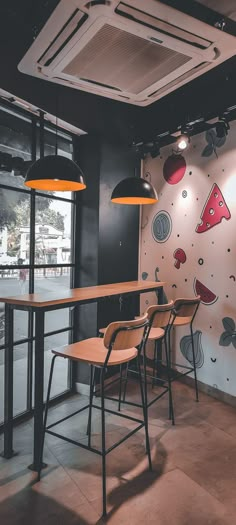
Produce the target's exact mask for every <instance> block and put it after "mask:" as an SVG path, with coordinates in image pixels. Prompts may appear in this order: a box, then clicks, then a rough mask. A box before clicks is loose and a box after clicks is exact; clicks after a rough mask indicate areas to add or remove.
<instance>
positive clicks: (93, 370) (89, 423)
mask: <svg viewBox="0 0 236 525" xmlns="http://www.w3.org/2000/svg"><path fill="white" fill-rule="evenodd" d="M94 376H95V368H94V367H93V365H91V368H90V389H89V416H88V427H87V435H88V446H89V447H90V446H91V422H92V404H93V390H94Z"/></svg>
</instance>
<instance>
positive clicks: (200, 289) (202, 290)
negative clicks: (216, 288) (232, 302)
mask: <svg viewBox="0 0 236 525" xmlns="http://www.w3.org/2000/svg"><path fill="white" fill-rule="evenodd" d="M193 289H194V292H195V295H200V297H201V303H203V304H207V305H210V304H214V303H215V302H216V301H217V299H218V298H219V296H217V295H215V294H214V293H213V292H212V291H211V290H209V288H207V287H206V286H205V285H204V284H202V283H201V281H199V280H198V279H196V278H195V279H194V283H193Z"/></svg>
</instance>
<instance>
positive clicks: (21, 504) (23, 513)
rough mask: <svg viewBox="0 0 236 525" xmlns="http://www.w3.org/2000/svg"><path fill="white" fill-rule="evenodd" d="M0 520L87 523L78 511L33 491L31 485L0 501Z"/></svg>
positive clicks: (25, 524)
mask: <svg viewBox="0 0 236 525" xmlns="http://www.w3.org/2000/svg"><path fill="white" fill-rule="evenodd" d="M0 521H1V523H2V524H4V525H12V524H14V525H32V524H33V525H42V523H44V524H47V523H50V525H88V523H91V521H90V522H88V521H86V519H84V518H83V517H82V516H80V515H79V513H78V512H74V511H71V510H69V509H67V508H65V507H63V506H62V505H60V504H59V503H58V502H57V501H54V500H53V499H51V498H49V497H47V496H45V495H42V494H39V493H37V492H34V490H33V488H32V487H30V486H29V487H27V488H25V489H24V490H21V491H20V492H18V493H17V494H15V495H14V496H11V497H9V498H7V499H5V500H4V501H3V502H1V503H0Z"/></svg>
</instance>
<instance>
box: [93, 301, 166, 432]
mask: <svg viewBox="0 0 236 525" xmlns="http://www.w3.org/2000/svg"><path fill="white" fill-rule="evenodd" d="M173 306H174V303H173V301H170V302H169V303H167V304H163V305H153V306H149V307H148V309H147V311H146V315H147V318H148V321H149V328H148V331H147V335H146V338H145V344H144V345H143V372H144V373H143V381H144V394H145V404H146V410H147V411H148V408H149V407H150V406H151V405H153V403H155V402H156V401H157V400H158V399H160V398H161V397H162V396H163V395H164V394H166V393H167V392H168V393H169V419H171V420H172V424H173V425H174V424H175V419H174V407H173V399H172V390H171V374H170V366H169V354H168V333H169V329H170V327H171V322H172V318H173ZM137 319H138V317H137V318H136V320H137ZM105 330H106V329H105V328H101V329H100V330H99V332H100V334H101V335H102V334H104V333H105ZM148 340H150V341H154V342H155V348H154V365H153V375H152V376H151V379H152V386H154V383H155V382H158V384H159V386H160V387H161V388H162V389H163V390H162V392H161V393H160V394H158V395H157V396H155V397H154V398H153V399H152V400H151V401H149V402H148V396H147V378H148V377H150V374H148V373H147V356H146V343H147V341H148ZM162 343H164V350H165V360H166V372H167V380H166V379H164V378H163V377H157V364H158V360H157V350H158V348H159V347H160V348H161V346H162ZM159 362H162V359H161V360H160V361H159ZM129 365H130V362H129V363H127V364H126V374H125V378H124V379H123V366H122V365H121V366H120V388H119V400H118V410H119V411H120V408H121V402H123V403H125V402H126V389H127V383H128V373H129V372H132V373H134V374H136V373H137V372H136V371H135V370H132V369H130V366H129ZM155 372H156V374H155ZM122 382H124V392H123V400H122V401H121V396H122ZM108 399H109V398H108ZM147 415H148V412H147Z"/></svg>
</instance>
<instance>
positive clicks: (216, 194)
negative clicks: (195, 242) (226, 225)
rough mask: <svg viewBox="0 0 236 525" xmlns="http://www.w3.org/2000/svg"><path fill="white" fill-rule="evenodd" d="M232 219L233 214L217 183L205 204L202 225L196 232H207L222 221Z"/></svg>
mask: <svg viewBox="0 0 236 525" xmlns="http://www.w3.org/2000/svg"><path fill="white" fill-rule="evenodd" d="M230 218H231V213H230V211H229V208H228V206H227V204H226V202H225V199H224V197H223V195H222V193H221V191H220V188H219V186H217V184H216V183H215V184H213V186H212V188H211V191H210V193H209V195H208V197H207V200H206V202H205V205H204V208H203V210H202V214H201V223H200V224H198V225H197V227H196V232H197V233H203V232H206V231H207V230H210V229H211V228H213V227H214V226H216V225H217V224H220V222H221V221H222V219H226V220H227V221H228V220H229V219H230Z"/></svg>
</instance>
